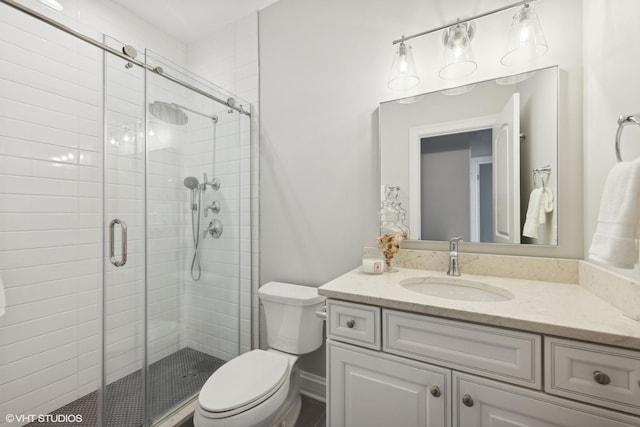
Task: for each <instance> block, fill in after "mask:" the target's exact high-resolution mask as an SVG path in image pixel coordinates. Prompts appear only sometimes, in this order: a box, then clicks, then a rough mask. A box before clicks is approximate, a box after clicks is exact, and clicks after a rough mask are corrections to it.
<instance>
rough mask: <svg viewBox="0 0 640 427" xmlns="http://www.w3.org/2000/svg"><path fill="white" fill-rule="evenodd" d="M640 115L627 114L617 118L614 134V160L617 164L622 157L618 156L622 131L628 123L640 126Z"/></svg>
mask: <svg viewBox="0 0 640 427" xmlns="http://www.w3.org/2000/svg"><path fill="white" fill-rule="evenodd" d="M638 117H640V114H635V115H634V114H629V115H622V116H620V117H618V132H616V158H617V159H618V161H619V162H621V161H622V156H621V155H620V136H622V129H624V127H625V126H626V125H628V124H629V123H635V124H637V125H638V126H640V118H638Z"/></svg>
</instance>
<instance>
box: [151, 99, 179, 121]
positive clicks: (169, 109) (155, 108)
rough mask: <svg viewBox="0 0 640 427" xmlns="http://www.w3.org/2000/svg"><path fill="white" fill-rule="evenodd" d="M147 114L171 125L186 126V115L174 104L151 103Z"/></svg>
mask: <svg viewBox="0 0 640 427" xmlns="http://www.w3.org/2000/svg"><path fill="white" fill-rule="evenodd" d="M149 112H150V113H151V115H152V116H154V117H156V118H157V119H160V120H162V121H163V122H165V123H169V124H172V125H186V124H187V123H188V122H189V116H187V113H185V112H184V111H182V109H181V108H180V107H179V106H178V105H176V104H170V103H168V102H162V101H153V102H152V103H151V104H149Z"/></svg>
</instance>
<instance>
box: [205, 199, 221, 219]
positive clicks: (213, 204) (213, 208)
mask: <svg viewBox="0 0 640 427" xmlns="http://www.w3.org/2000/svg"><path fill="white" fill-rule="evenodd" d="M209 210H211V212H213V213H214V214H217V213H219V212H220V202H219V201H217V200H214V201H213V202H211V204H210V205H209V206H207V208H206V209H205V210H204V216H205V218H206V217H208V216H209Z"/></svg>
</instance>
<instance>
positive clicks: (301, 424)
mask: <svg viewBox="0 0 640 427" xmlns="http://www.w3.org/2000/svg"><path fill="white" fill-rule="evenodd" d="M326 413H327V410H326V405H325V404H324V403H322V402H319V401H317V400H314V399H311V398H309V397H306V396H302V408H300V415H299V416H298V421H297V422H296V425H295V427H324V426H325V425H326V422H327V415H326ZM179 427H194V426H193V418H190V419H188V420H187V421H185V422H184V423H182V424H180V426H179Z"/></svg>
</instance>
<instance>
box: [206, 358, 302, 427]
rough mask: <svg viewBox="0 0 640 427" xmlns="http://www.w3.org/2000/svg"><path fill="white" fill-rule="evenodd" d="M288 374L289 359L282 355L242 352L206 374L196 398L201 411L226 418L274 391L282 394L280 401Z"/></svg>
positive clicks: (270, 395) (240, 411) (207, 415)
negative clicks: (206, 378) (209, 374)
mask: <svg viewBox="0 0 640 427" xmlns="http://www.w3.org/2000/svg"><path fill="white" fill-rule="evenodd" d="M289 373H290V369H289V358H288V357H286V356H284V355H280V354H278V353H275V352H267V351H263V350H253V351H250V352H248V353H244V354H242V355H240V356H238V357H236V358H234V359H232V360H231V361H229V362H227V363H226V364H224V365H222V367H220V369H218V370H217V371H215V372H214V373H213V375H211V377H209V379H208V380H207V382H206V383H205V385H204V386H203V387H202V390H201V391H200V395H199V398H198V401H199V406H200V409H201V410H202V411H201V414H202V415H203V416H205V417H206V418H226V417H230V416H232V415H236V414H239V413H242V412H246V411H248V410H250V409H251V408H253V407H255V406H257V405H259V404H261V403H262V402H264V401H265V400H267V399H269V398H271V397H272V396H274V395H275V394H283V396H282V400H284V398H285V397H286V394H287V392H288V389H289V387H288V384H286V383H287V382H288V380H289ZM285 384H286V385H287V386H286V387H283V385H285ZM275 397H276V396H274V400H281V399H280V398H278V399H275ZM278 397H279V396H278Z"/></svg>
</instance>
